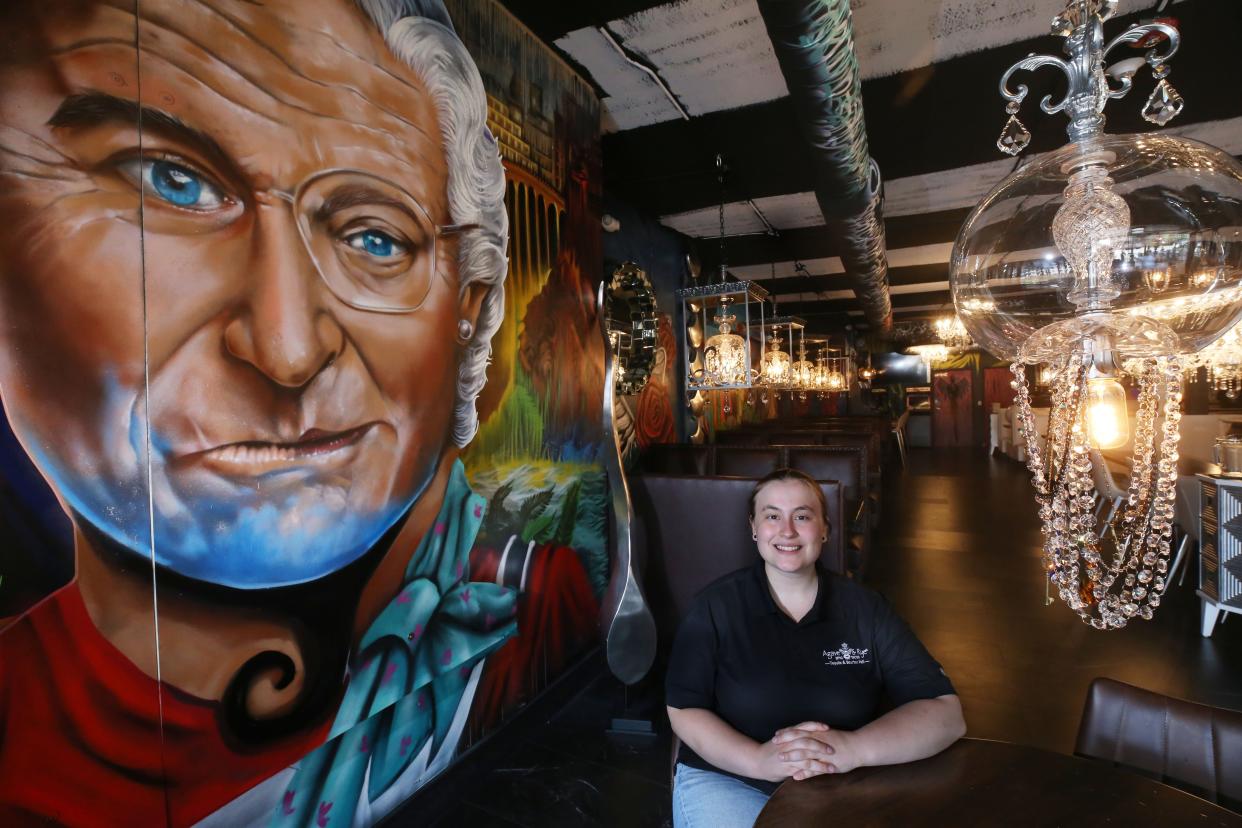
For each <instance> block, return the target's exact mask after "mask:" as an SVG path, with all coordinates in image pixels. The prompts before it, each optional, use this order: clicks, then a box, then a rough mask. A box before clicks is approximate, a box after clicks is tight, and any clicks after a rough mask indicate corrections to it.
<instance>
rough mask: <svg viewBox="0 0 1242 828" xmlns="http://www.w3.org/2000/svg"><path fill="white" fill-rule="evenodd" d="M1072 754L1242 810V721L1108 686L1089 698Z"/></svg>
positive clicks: (1102, 683) (1220, 711)
mask: <svg viewBox="0 0 1242 828" xmlns="http://www.w3.org/2000/svg"><path fill="white" fill-rule="evenodd" d="M1074 752H1075V753H1076V754H1078V755H1079V756H1087V757H1090V758H1092V759H1101V760H1103V761H1105V762H1112V763H1114V764H1116V765H1120V766H1121V767H1124V768H1128V769H1130V770H1134V771H1138V772H1139V773H1142V774H1144V775H1145V776H1150V777H1153V778H1155V779H1157V780H1159V781H1160V782H1163V783H1165V784H1166V785H1172V786H1174V787H1177V788H1181V789H1182V790H1185V791H1189V792H1190V793H1192V794H1194V795H1196V796H1201V797H1204V798H1205V799H1209V800H1211V801H1212V802H1216V803H1217V804H1220V805H1223V806H1224V807H1226V808H1233V809H1238V808H1239V807H1242V713H1240V712H1237V711H1234V710H1227V709H1225V708H1221V707H1209V706H1208V705H1205V704H1196V703H1194V702H1188V701H1183V700H1181V699H1175V698H1171V697H1169V696H1163V695H1161V694H1159V693H1153V692H1151V691H1150V690H1143V689H1142V688H1139V687H1134V686H1132V685H1129V684H1124V683H1122V682H1120V681H1114V680H1113V679H1109V678H1097V679H1096V680H1095V681H1093V682H1091V687H1090V689H1089V690H1088V691H1087V701H1086V704H1085V705H1084V707H1083V711H1082V721H1081V722H1080V723H1079V726H1078V741H1077V744H1076V745H1075V747H1074Z"/></svg>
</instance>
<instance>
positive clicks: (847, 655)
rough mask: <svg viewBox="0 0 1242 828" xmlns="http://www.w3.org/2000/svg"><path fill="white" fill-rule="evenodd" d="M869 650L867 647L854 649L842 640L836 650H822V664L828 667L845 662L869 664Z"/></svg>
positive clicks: (837, 665)
mask: <svg viewBox="0 0 1242 828" xmlns="http://www.w3.org/2000/svg"><path fill="white" fill-rule="evenodd" d="M870 654H871V650H870V649H869V648H863V649H855V648H853V647H851V646H850V645H849V644H846V643H845V642H844V641H843V642H841V647H840V648H839V649H836V650H824V664H825V665H827V666H829V667H839V666H842V665H846V664H869V663H870V662H871V658H870Z"/></svg>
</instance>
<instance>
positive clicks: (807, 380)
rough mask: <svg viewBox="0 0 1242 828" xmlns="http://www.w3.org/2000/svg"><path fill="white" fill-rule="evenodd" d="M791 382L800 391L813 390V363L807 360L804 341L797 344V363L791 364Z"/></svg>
mask: <svg viewBox="0 0 1242 828" xmlns="http://www.w3.org/2000/svg"><path fill="white" fill-rule="evenodd" d="M793 382H794V386H795V387H796V388H798V389H799V390H801V391H813V390H814V389H815V363H813V362H811V361H810V360H809V359H807V356H806V340H805V339H804V340H803V341H802V342H800V343H798V361H797V362H795V363H794V364H793Z"/></svg>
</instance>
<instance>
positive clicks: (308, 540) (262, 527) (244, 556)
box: [34, 452, 430, 590]
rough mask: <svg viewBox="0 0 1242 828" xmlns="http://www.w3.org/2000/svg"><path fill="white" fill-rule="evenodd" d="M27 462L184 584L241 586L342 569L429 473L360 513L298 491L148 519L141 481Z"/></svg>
mask: <svg viewBox="0 0 1242 828" xmlns="http://www.w3.org/2000/svg"><path fill="white" fill-rule="evenodd" d="M34 459H35V461H36V463H37V464H38V465H39V467H40V468H41V469H43V470H44V471H45V473H47V474H48V476H49V477H50V478H51V479H52V482H53V485H54V487H55V488H56V490H57V492H58V493H59V494H60V496H61V497H62V498H63V499H64V500H65V501H66V502H67V504H68V505H69V507H70V508H71V509H72V510H73V511H74V512H75V513H76V514H78V515H80V516H81V518H82V519H84V520H86V521H87V522H89V523H90V524H91V525H92V526H94V527H95V528H96V529H98V530H99V531H101V532H103V533H104V534H105V535H107V536H108V537H109V538H110V539H112V540H113V541H114V542H116V543H117V544H118V545H120V546H121V547H123V548H125V549H127V550H129V551H131V552H133V553H134V554H135V555H137V556H140V557H141V558H143V559H144V560H147V561H150V560H151V559H152V558H154V560H155V563H157V564H158V565H160V566H162V567H165V568H167V569H169V570H171V571H173V572H176V573H178V574H180V575H184V576H186V577H187V578H193V579H194V580H197V581H204V582H207V583H212V584H218V585H221V586H226V587H231V588H234V589H244V590H255V589H271V588H275V587H282V586H292V585H294V584H302V583H307V582H309V581H315V580H318V579H320V578H323V577H326V576H328V575H330V574H332V573H334V572H337V571H339V570H340V569H342V568H343V567H346V566H348V565H349V564H351V563H353V562H354V561H356V560H358V559H359V558H361V557H362V556H363V555H365V554H366V553H367V551H368V550H370V549H371V548H372V547H373V546H374V545H375V544H376V543H377V542H378V541H379V540H380V539H381V538H382V537H383V536H384V534H385V533H386V532H387V531H388V530H389V529H391V528H392V527H393V525H394V524H395V523H396V522H397V521H398V520H399V519H400V518H401V516H402V515H403V514H405V512H406V511H407V510H408V509H409V508H410V506H412V505H413V504H414V502H415V501H417V500H418V498H419V497H420V496H421V495H422V492H423V491H424V490H425V488H426V485H427V482H429V481H430V475H429V476H428V481H427V482H424V483H423V485H422V486H420V487H419V488H418V490H417V491H416V492H414V493H413V494H412V495H410V496H407V497H405V498H402V499H401V500H399V501H396V502H392V503H390V504H388V505H387V506H385V507H384V508H383V509H381V510H377V511H370V512H365V513H363V512H359V511H349V510H348V509H347V508H345V507H341V508H329V507H326V506H322V505H316V504H308V503H306V502H302V501H300V500H299V495H301V496H302V497H306V496H307V495H306V492H305V490H303V491H302V492H300V493H298V494H295V495H292V496H288V497H284V498H282V499H279V500H276V499H273V500H258V499H256V496H255V494H254V492H250V491H247V492H245V493H244V494H245V497H243V496H241V493H239V497H238V498H236V499H231V500H224V499H220V498H213V499H208V498H202V497H199V498H194V499H193V500H188V501H184V500H183V501H178V506H179V507H181V508H180V509H179V510H178V514H176V515H174V516H170V515H165V514H162V513H161V512H159V511H158V506H157V510H156V511H155V513H154V515H153V514H152V512H151V511H150V509H149V508H148V504H149V503H150V502H151V499H149V498H148V496H147V490H146V485H145V481H144V482H143V483H138V482H131V483H123V482H119V481H106V480H103V479H99V478H94V479H92V478H88V477H86V476H84V475H81V474H77V473H75V472H73V471H70V470H68V469H66V468H64V466H63V465H61V464H60V463H59V462H57V461H56V460H55V459H54V458H52V457H50V456H48V455H47V454H46V453H45V452H40V453H39V456H36V457H35V458H34ZM143 469H144V474H145V466H144V467H143ZM307 488H312V487H307ZM159 500H160V498H159V497H157V498H155V501H156V502H157V503H158V502H159ZM152 530H154V537H155V543H154V544H152V543H151V536H152Z"/></svg>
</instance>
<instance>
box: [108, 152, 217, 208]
mask: <svg viewBox="0 0 1242 828" xmlns="http://www.w3.org/2000/svg"><path fill="white" fill-rule="evenodd" d="M121 171H122V172H123V173H124V174H125V175H126V177H128V178H129V179H130V180H132V181H134V183H135V184H137V183H138V180H139V179H140V180H141V181H142V189H143V190H144V191H146V192H147V193H149V194H152V195H153V196H155V197H156V198H159V199H160V200H161V201H165V202H167V203H168V204H172V205H174V206H176V207H182V208H184V209H187V210H201V211H207V210H218V209H219V208H221V207H223V206H224V205H225V203H226V202H227V199H226V197H225V195H224V193H223V192H222V191H221V190H220V188H219V187H217V186H216V185H215V184H213V183H212V182H211V180H210V179H208V178H207V177H206V176H204V175H203V174H202V173H200V172H198V171H197V170H195V169H193V168H192V167H188V166H186V165H184V164H178V163H177V162H175V161H169V160H167V159H161V158H141V159H137V158H136V159H133V160H132V161H128V162H126V163H125V164H122V165H121Z"/></svg>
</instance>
